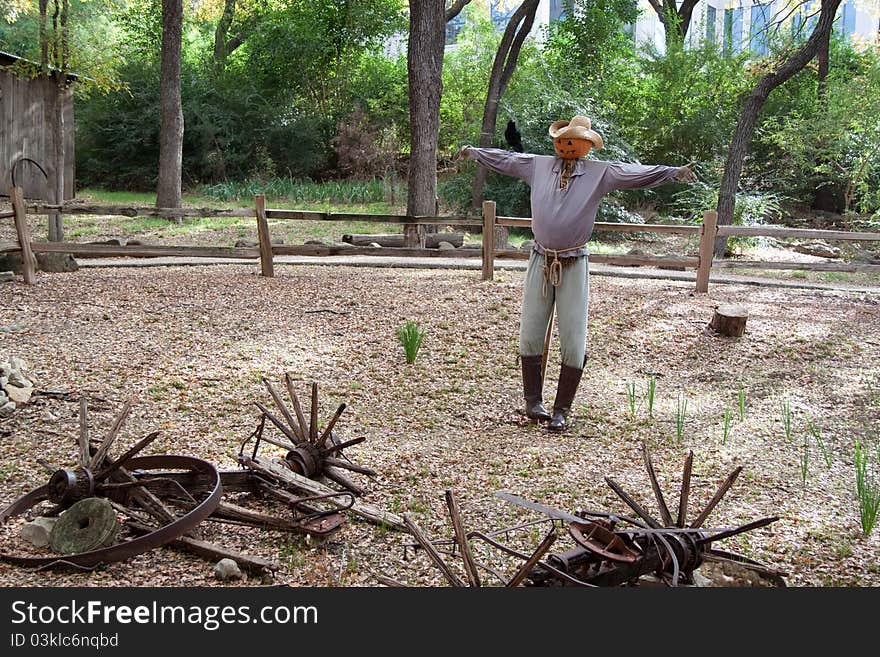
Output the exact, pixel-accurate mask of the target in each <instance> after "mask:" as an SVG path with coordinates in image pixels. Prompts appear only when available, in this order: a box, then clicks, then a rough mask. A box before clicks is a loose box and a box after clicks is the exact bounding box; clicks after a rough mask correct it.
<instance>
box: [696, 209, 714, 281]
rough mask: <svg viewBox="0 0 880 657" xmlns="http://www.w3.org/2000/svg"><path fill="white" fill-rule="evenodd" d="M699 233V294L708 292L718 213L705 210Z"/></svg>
mask: <svg viewBox="0 0 880 657" xmlns="http://www.w3.org/2000/svg"><path fill="white" fill-rule="evenodd" d="M701 229H702V230H701V233H700V260H699V263H698V264H697V287H696V291H697V293H700V294H705V293H707V292H709V274H710V273H711V271H712V258H713V257H714V255H715V236H716V233H717V232H718V213H717V212H715V211H714V210H706V211H705V212H704V213H703V225H702V226H701Z"/></svg>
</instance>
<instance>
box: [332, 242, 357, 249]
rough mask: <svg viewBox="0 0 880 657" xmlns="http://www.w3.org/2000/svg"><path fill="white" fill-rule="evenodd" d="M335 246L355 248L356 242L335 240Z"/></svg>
mask: <svg viewBox="0 0 880 657" xmlns="http://www.w3.org/2000/svg"><path fill="white" fill-rule="evenodd" d="M333 246H335V247H336V248H338V249H353V248H354V244H349V243H348V242H333Z"/></svg>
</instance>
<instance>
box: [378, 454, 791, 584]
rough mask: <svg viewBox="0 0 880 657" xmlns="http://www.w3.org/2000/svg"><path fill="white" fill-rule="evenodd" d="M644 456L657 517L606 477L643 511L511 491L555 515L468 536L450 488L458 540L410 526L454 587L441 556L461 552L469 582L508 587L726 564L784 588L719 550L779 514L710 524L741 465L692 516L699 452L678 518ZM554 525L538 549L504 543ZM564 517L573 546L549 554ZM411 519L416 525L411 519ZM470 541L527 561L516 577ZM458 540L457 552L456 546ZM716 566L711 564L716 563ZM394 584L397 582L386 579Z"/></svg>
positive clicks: (689, 572) (623, 580)
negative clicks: (477, 554) (571, 504)
mask: <svg viewBox="0 0 880 657" xmlns="http://www.w3.org/2000/svg"><path fill="white" fill-rule="evenodd" d="M643 456H644V460H645V466H646V469H647V471H648V476H649V478H650V480H651V487H652V489H653V491H654V495H655V498H656V501H657V506H658V507H659V512H660V518H659V519H657V518H655V517H653V516H652V515H650V514H649V513H648V511H647V510H646V509H645V508H644V507H642V505H640V504H639V503H638V502H637V501H636V500H635V499H634V498H633V497H632V496H630V495H629V494H628V493H627V492H626V491H624V490H623V488H621V486H620V485H619V484H617V483H616V482H615V481H614V480H613V479H611V478H610V477H606V478H605V481H606V483H608V485H609V486H610V487H611V489H612V490H613V491H614V492H615V494H617V495H618V497H620V498H621V499H622V500H623V501H624V502H625V503H626V505H627V506H629V507H630V509H632V511H634V512H635V515H636V516H637V517H635V518H633V517H628V516H624V515H619V514H614V513H605V512H597V511H579V512H577V513H567V512H565V511H560V510H557V509H553V508H551V507H548V506H545V505H543V504H540V503H537V502H532V501H529V500H526V499H524V498H522V497H519V496H517V495H513V494H511V493H507V492H499V493H496V496H497V497H499V498H500V499H503V500H505V501H507V502H510V503H512V504H515V505H517V506H520V507H523V508H526V509H529V510H531V511H535V512H538V513H540V514H542V515H544V516H546V517H547V518H548V519H549V520H543V521H538V522H529V523H525V524H523V525H518V526H515V527H507V528H504V529H501V530H498V531H493V532H490V533H488V534H486V533H482V532H470V533H467V534H465V532H464V530H463V528H462V526H461V520H460V517H459V515H458V511H457V505H455V504H454V502H452V503H450V500H453V501H454V497H452V494H451V493H450V492H447V503H448V504H449V510H450V515H451V516H452V519H453V528H454V529H455V538H454V539H449V540H443V541H435V542H431V541H428V540H427V538H425V536H424V535H423V534H422V532H421V531H420V530H419V529H418V527H415V526H414V525H412V526H411V527H410V531H411V533H412V534H413V536H414V537H415V538H416V541H417V544H418V546H419V547H421V548H423V549H425V551H426V553H427V555H428V556H429V558H430V559H431V560H432V561H433V562H434V563H435V565H437V566H438V567H439V568H440V569H441V571H442V572H443V574H444V577H445V578H446V580H447V581H448V582H449V583H450V584H452V585H453V586H463V585H464V582H463V581H462V580H461V579H460V578H459V577H458V576H457V575H456V574H455V572H454V571H453V569H452V568H451V567H450V566H449V564H447V563H446V562H445V560H444V559H443V557H442V556H441V555H447V556H453V557H459V558H461V559H462V561H463V562H464V570H465V573H466V574H467V579H468V582H469V583H470V584H471V585H472V586H473V585H477V586H478V585H479V584H480V579H479V571H480V570H484V571H486V572H488V573H491V574H492V575H493V576H494V577H495V578H497V579H498V580H500V581H501V583H502V584H503V585H505V586H519V585H520V584H526V585H529V586H620V585H635V584H639V583H644V582H647V581H652V582H655V583H661V584H666V585H669V586H678V585H693V584H694V583H695V579H696V576H695V573H696V572H697V571H698V569H700V568H701V567H702V566H704V565H705V566H707V568H706V570H710V569H713V568H717V569H719V570H720V571H721V572H722V573H727V572H731V571H732V572H734V573H736V574H737V575H744V576H742V577H739V579H740V580H742V581H746V580H748V581H750V582H755V581H759V582H760V585H763V586H785V580H784V579H783V576H782V575H783V574H782V573H781V572H779V571H777V570H775V569H773V568H770V567H768V566H765V565H763V564H760V563H758V562H756V561H752V560H751V559H748V558H747V557H744V556H742V555H738V554H735V553H731V552H727V551H724V550H720V549H718V548H716V547H715V546H714V544H715V543H717V542H719V541H721V540H723V539H726V538H730V537H732V536H736V535H738V534H742V533H744V532H748V531H752V530H755V529H759V528H761V527H766V526H767V525H770V524H771V523H773V522H775V521H776V520H778V518H777V517H768V518H762V519H760V520H756V521H754V522H750V523H748V524H745V525H742V526H739V527H731V528H728V527H721V528H705V527H704V523H705V521H706V519H707V518H708V517H709V514H710V513H711V512H712V511H713V509H714V508H715V507H716V506H717V505H718V503H719V502H720V501H721V499H722V498H723V497H724V495H725V494H726V493H727V491H728V490H729V489H730V487H731V486H732V485H733V482H734V481H735V480H736V478H737V476H738V475H739V473H740V472H741V470H742V468H737V469H735V470H734V471H733V472H732V473H731V474H730V475H728V477H727V478H726V479H725V480H724V481H723V482H722V483H721V485H720V486H719V488H718V490H717V491H716V493H715V495H714V496H713V497H712V499H711V500H710V501H709V503H708V504H707V505H706V507H705V508H704V509H703V510H702V511H700V512H699V513H697V514H696V515H695V516H694V517H693V520H690V521H689V520H688V500H689V497H690V485H691V471H692V465H693V452H691V453H690V454H689V455H688V457H687V459H686V461H685V466H684V473H683V476H682V486H681V494H680V497H679V501H678V508H677V514H676V517H675V519H673V517H672V513H671V512H670V510H669V508H668V506H667V505H666V501H665V499H664V497H663V493H662V491H661V489H660V486H659V484H658V482H657V477H656V474H655V472H654V467H653V464H652V462H651V457H650V454H649V453H648V451H647V449H644V448H643ZM542 522H543V523H549V530H548V532H547V534H546V536H545V537H544V539H543V540H542V541H541V542H540V544H539V545H538V547H537V548H536V549H535V550H534V551H533V552H531V553H529V552H525V551H522V550H521V549H516V548H513V547H511V546H510V545H506V544H504V543H502V542H501V541H500V538H501V537H502V536H505V537H509V536H510V535H511V534H515V533H516V532H518V531H521V530H524V529H527V528H530V527H533V526H535V525H537V524H540V523H542ZM560 523H561V525H562V526H563V527H565V528H566V529H567V533H568V535H569V537H570V538H571V539H572V541H573V543H574V545H573V546H572V547H570V548H568V549H566V550H565V551H563V552H554V553H550V552H549V549H550V547H551V546H552V545H553V544H554V542H555V541H556V540H557V538H558V537H559V529H560V528H561V527H560ZM410 524H411V523H410ZM470 541H479V542H481V543H483V544H486V545H487V546H489V547H490V548H492V549H494V550H498V551H500V552H501V553H503V554H504V555H506V556H507V557H510V558H513V559H514V560H518V561H519V562H520V563H519V565H518V567H517V569H516V571H515V573H514V574H513V575H512V576H508V575H505V574H503V573H501V572H500V571H499V570H498V569H497V568H495V567H490V566H489V565H487V564H485V563H481V562H477V561H476V560H475V559H474V556H473V548H472V546H471V544H470ZM449 546H451V548H452V549H451V550H450V549H449ZM710 566H711V568H710ZM383 581H384V582H385V583H387V584H394V582H393V581H391V580H383Z"/></svg>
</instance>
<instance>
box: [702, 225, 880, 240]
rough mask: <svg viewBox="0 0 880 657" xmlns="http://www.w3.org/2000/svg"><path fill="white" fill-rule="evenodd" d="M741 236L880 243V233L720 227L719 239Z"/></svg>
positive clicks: (776, 227) (764, 227) (779, 227)
mask: <svg viewBox="0 0 880 657" xmlns="http://www.w3.org/2000/svg"><path fill="white" fill-rule="evenodd" d="M730 235H739V236H744V237H799V238H808V239H818V240H842V241H845V242H880V233H859V232H853V231H846V230H814V229H812V228H787V227H785V226H719V227H718V237H727V236H730Z"/></svg>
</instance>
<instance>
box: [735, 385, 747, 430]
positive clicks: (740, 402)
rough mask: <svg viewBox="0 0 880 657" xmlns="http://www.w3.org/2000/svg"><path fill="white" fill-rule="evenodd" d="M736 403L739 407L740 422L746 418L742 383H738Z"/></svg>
mask: <svg viewBox="0 0 880 657" xmlns="http://www.w3.org/2000/svg"><path fill="white" fill-rule="evenodd" d="M736 400H737V405H738V407H739V421H740V422H742V421H743V420H745V419H746V391H745V389H744V388H743V384H742V383H740V384H739V392H738V393H737V398H736Z"/></svg>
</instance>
